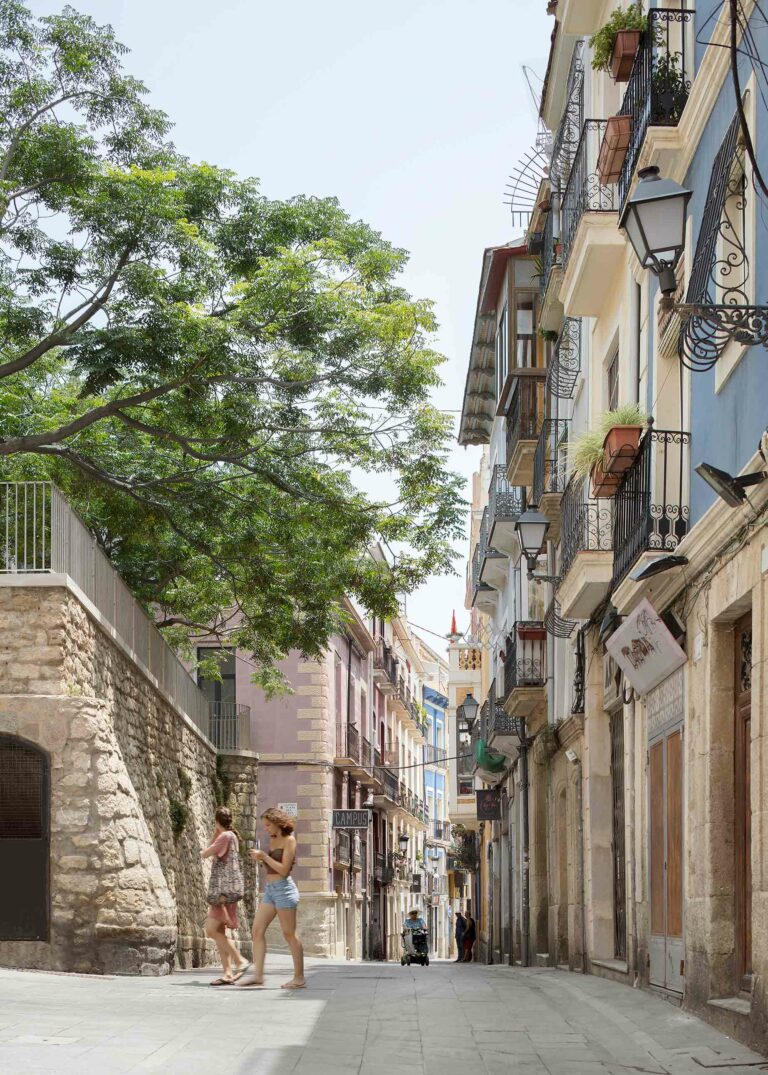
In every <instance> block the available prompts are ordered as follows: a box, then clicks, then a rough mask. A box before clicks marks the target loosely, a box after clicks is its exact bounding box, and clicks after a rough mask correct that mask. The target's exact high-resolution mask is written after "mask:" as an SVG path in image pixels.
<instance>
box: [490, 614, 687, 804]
mask: <svg viewBox="0 0 768 1075" xmlns="http://www.w3.org/2000/svg"><path fill="white" fill-rule="evenodd" d="M605 648H606V650H607V652H608V653H609V654H610V655H611V657H613V659H614V661H616V664H618V666H619V668H620V669H621V670H622V672H623V673H624V675H625V676H626V677H627V679H628V680H629V682H630V683H631V684H632V686H633V687H634V689H635V691H636V693H637V694H640V695H642V694H647V693H648V691H651V690H653V688H654V687H658V685H659V683H661V682H662V681H663V680H665V679H666V678H667V676H670V675H671V674H672V673H673V672H676V671H677V669H678V668H681V667H682V666H683V665H684V664H685V662H686V661H687V660H688V658H687V657H686V654H685V650H684V649H682V648H681V647H680V646H679V645H678V644H677V642H676V641H675V640H674V638H673V637H672V633H671V631H670V630H669V628H668V627H667V626H666V624H664V623H663V621H662V619H661V617H660V616H659V614H658V612H657V611H656V609H655V608H654V607H653V605H652V604H651V602H650V601H649V600H648V599H647V598H644V599H643V600H642V601H641V602H640V604H639V605H638V606H637V608H635V609H633V610H632V612H630V614H629V615H628V616H627V618H626V619H625V620H624V623H622V625H621V627H619V628H618V630H616V631H614V633H613V634H612V635H611V637H610V638H609V639H608V641H607V642H606V643H605ZM478 816H479V815H478Z"/></svg>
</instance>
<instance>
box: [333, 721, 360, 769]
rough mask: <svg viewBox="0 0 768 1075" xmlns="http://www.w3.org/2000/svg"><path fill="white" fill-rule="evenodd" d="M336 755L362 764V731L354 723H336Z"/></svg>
mask: <svg viewBox="0 0 768 1075" xmlns="http://www.w3.org/2000/svg"><path fill="white" fill-rule="evenodd" d="M336 757H337V758H349V760H350V761H353V762H356V763H357V764H358V765H359V764H360V759H361V753H360V732H359V731H358V729H357V728H356V727H355V725H354V724H345V723H340V724H337V725H336Z"/></svg>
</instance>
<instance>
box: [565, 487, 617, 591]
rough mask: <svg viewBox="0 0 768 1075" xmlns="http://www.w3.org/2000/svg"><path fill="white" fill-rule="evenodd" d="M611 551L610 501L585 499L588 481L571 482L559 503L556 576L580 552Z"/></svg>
mask: <svg viewBox="0 0 768 1075" xmlns="http://www.w3.org/2000/svg"><path fill="white" fill-rule="evenodd" d="M612 549H613V501H612V500H604V499H603V500H594V499H593V498H592V497H590V496H589V479H587V478H571V480H570V481H569V482H568V485H567V486H566V487H565V492H564V493H563V498H562V500H561V501H560V575H561V577H562V578H565V576H566V575H567V574H568V572H569V571H570V569H571V567H572V566H573V562H574V560H575V559H576V557H577V556H578V554H579V553H580V552H610V551H611V550H612Z"/></svg>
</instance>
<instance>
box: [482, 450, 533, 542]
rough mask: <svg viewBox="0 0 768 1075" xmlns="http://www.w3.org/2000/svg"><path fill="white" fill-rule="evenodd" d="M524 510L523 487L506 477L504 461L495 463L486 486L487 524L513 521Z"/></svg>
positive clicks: (491, 525) (490, 525)
mask: <svg viewBox="0 0 768 1075" xmlns="http://www.w3.org/2000/svg"><path fill="white" fill-rule="evenodd" d="M524 511H525V489H521V488H519V487H518V486H516V485H512V483H511V482H510V481H509V480H508V478H507V468H506V465H505V464H504V463H497V464H496V466H495V467H494V468H493V472H492V474H491V484H490V485H489V486H488V526H489V528H491V527H493V524H494V523H495V522H496V521H497V520H499V521H504V522H507V521H512V522H515V521H517V519H519V518H520V516H521V515H522V514H523V512H524Z"/></svg>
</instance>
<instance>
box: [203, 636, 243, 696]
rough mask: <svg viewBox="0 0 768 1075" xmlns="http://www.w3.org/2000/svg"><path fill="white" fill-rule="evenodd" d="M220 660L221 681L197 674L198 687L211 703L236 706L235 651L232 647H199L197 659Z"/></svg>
mask: <svg viewBox="0 0 768 1075" xmlns="http://www.w3.org/2000/svg"><path fill="white" fill-rule="evenodd" d="M211 657H217V658H219V673H220V675H221V680H220V681H219V680H218V679H206V678H205V676H203V675H201V673H200V672H199V671H198V673H197V685H198V687H199V688H200V690H201V691H202V692H203V694H204V695H205V697H206V698H207V699H208V701H209V702H211V703H214V704H216V705H234V704H235V702H236V701H237V696H236V687H235V651H234V649H232V648H230V647H222V646H198V649H197V659H198V661H203V660H205V659H206V658H211Z"/></svg>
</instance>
